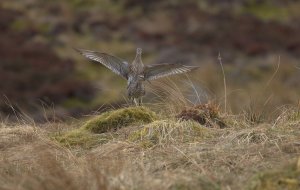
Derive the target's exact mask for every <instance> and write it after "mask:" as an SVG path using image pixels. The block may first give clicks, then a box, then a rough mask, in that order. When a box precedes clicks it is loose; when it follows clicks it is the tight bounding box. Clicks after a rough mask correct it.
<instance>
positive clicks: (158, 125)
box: [129, 120, 212, 148]
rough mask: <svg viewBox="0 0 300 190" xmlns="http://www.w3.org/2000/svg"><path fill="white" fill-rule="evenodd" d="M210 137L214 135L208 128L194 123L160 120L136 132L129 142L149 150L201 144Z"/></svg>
mask: <svg viewBox="0 0 300 190" xmlns="http://www.w3.org/2000/svg"><path fill="white" fill-rule="evenodd" d="M210 136H212V133H211V132H210V131H209V130H208V129H207V128H204V127H203V126H201V125H200V124H199V123H196V122H193V121H182V122H176V121H172V120H158V121H155V122H152V123H150V124H148V125H145V126H143V128H142V129H140V130H137V131H134V132H133V133H132V134H131V135H130V136H129V140H130V141H133V142H138V143H139V144H140V145H142V146H143V147H145V148H148V147H152V146H166V145H170V144H173V145H174V144H178V143H189V142H199V141H202V140H203V139H205V138H208V137H210Z"/></svg>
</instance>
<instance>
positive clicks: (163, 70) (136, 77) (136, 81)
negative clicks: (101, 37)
mask: <svg viewBox="0 0 300 190" xmlns="http://www.w3.org/2000/svg"><path fill="white" fill-rule="evenodd" d="M76 50H77V51H78V52H79V53H81V54H82V55H83V56H85V57H86V58H88V59H91V60H93V61H96V62H99V63H101V64H103V65H104V66H105V67H107V68H108V69H110V70H111V71H113V72H114V73H116V74H118V75H120V76H122V77H123V78H125V79H126V80H127V95H128V97H129V99H130V101H131V102H132V103H135V104H138V105H141V103H142V97H143V96H144V95H145V86H144V83H143V82H144V81H150V80H155V79H158V78H161V77H166V76H170V75H174V74H180V73H185V72H188V71H191V70H193V69H196V68H198V67H197V66H186V65H181V64H169V63H166V64H157V65H146V66H144V64H143V62H142V58H141V55H142V49H141V48H137V51H136V57H135V59H134V60H133V62H132V63H131V64H129V63H128V62H126V61H123V60H122V59H120V58H118V57H115V56H112V55H109V54H106V53H99V52H95V51H90V50H83V49H76Z"/></svg>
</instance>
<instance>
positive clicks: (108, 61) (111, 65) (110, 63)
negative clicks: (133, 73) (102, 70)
mask: <svg viewBox="0 0 300 190" xmlns="http://www.w3.org/2000/svg"><path fill="white" fill-rule="evenodd" d="M75 50H77V51H78V52H79V53H81V54H82V55H83V56H85V57H86V58H88V59H91V60H93V61H97V62H99V63H101V64H103V65H104V66H105V67H107V68H108V69H110V70H111V71H113V72H114V73H116V74H118V75H120V76H122V77H124V78H125V79H127V78H128V73H129V65H128V63H127V62H126V61H123V60H121V59H120V58H118V57H115V56H112V55H109V54H106V53H99V52H95V51H89V50H83V49H75Z"/></svg>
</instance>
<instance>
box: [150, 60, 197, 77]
mask: <svg viewBox="0 0 300 190" xmlns="http://www.w3.org/2000/svg"><path fill="white" fill-rule="evenodd" d="M196 68H198V67H197V66H187V65H181V64H169V63H168V64H159V65H149V66H146V68H145V72H144V74H145V80H154V79H158V78H161V77H166V76H170V75H175V74H180V73H185V72H189V71H191V70H193V69H196Z"/></svg>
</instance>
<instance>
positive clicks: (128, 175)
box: [0, 106, 300, 190]
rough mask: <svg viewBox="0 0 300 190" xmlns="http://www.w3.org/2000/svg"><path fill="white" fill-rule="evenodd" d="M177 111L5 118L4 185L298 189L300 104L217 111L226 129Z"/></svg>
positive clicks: (0, 137) (0, 176) (1, 132)
mask: <svg viewBox="0 0 300 190" xmlns="http://www.w3.org/2000/svg"><path fill="white" fill-rule="evenodd" d="M195 108H196V107H195ZM195 108H192V109H195ZM197 108H201V109H206V108H207V106H198V107H197ZM187 109H188V108H186V109H185V111H186V110H187ZM203 112H208V110H203ZM129 113H130V114H129ZM193 113H194V112H193ZM199 113H200V112H199ZM119 115H123V116H124V117H123V119H124V120H122V119H121V118H120V117H118V116H119ZM125 115H126V116H125ZM173 115H175V114H171V113H167V112H166V110H164V112H159V111H156V113H154V112H153V111H151V110H150V109H149V108H145V107H141V108H122V109H119V110H111V111H109V112H106V113H103V114H102V115H100V116H99V115H96V116H91V117H89V118H86V119H85V120H76V121H74V122H70V123H48V124H43V125H38V124H34V123H31V124H30V123H27V124H24V123H23V124H15V125H13V126H12V125H8V124H4V123H3V124H2V125H1V128H0V141H1V142H0V144H1V146H0V152H1V154H0V168H1V170H0V171H1V172H0V187H1V189H7V190H8V189H10V190H13V189H21V190H23V189H24V190H25V189H26V190H27V189H31V190H33V189H48V190H52V189H72V190H73V189H81V190H82V189H170V190H185V189H208V190H210V189H295V190H296V189H299V187H300V141H299V139H300V116H299V115H300V114H299V110H298V109H296V108H286V109H284V110H282V113H281V114H280V115H278V117H277V118H276V119H274V120H273V121H268V122H267V121H265V122H254V121H251V120H249V119H248V117H245V115H228V114H224V113H218V117H219V118H220V119H222V122H224V123H226V127H225V128H224V127H220V126H218V125H217V124H216V125H208V124H207V123H204V124H200V123H198V122H197V121H196V120H188V119H187V117H186V115H185V118H184V119H180V118H178V117H174V116H173ZM210 119H211V118H210V117H209V116H207V118H206V121H207V122H209V120H210ZM116 120H117V121H118V123H122V125H117V123H116ZM96 121H98V122H96ZM103 123H104V125H103ZM91 124H92V126H93V128H91ZM110 125H111V126H110ZM103 126H104V127H103ZM107 126H110V127H107ZM97 127H99V128H101V130H95V128H97Z"/></svg>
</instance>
